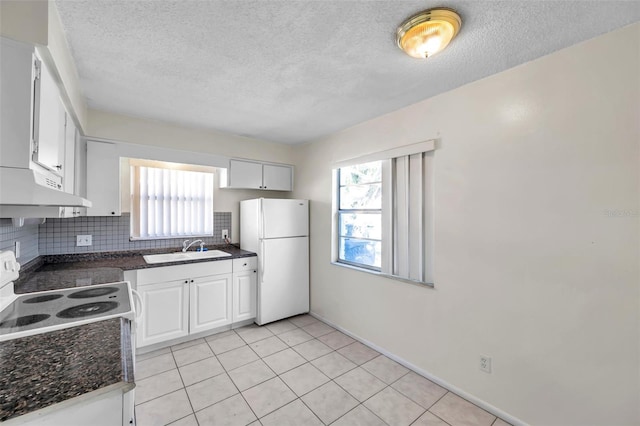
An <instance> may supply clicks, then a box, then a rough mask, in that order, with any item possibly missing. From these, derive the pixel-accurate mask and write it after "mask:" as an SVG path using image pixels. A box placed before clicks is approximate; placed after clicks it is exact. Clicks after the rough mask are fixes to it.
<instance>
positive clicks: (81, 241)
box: [76, 235, 93, 247]
mask: <svg viewBox="0 0 640 426" xmlns="http://www.w3.org/2000/svg"><path fill="white" fill-rule="evenodd" d="M91 244H93V236H91V235H76V247H86V246H90V245H91Z"/></svg>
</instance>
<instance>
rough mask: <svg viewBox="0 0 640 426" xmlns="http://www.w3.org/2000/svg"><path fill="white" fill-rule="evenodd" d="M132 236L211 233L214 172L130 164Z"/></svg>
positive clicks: (150, 236) (203, 234)
mask: <svg viewBox="0 0 640 426" xmlns="http://www.w3.org/2000/svg"><path fill="white" fill-rule="evenodd" d="M131 180H132V182H131V183H132V185H131V187H132V194H131V195H132V200H131V201H132V206H131V207H132V208H131V210H132V211H131V213H132V214H131V222H132V233H131V235H132V237H137V238H149V239H151V238H171V237H187V236H205V235H213V174H212V173H203V172H193V171H185V170H175V169H161V168H155V167H144V166H132V167H131Z"/></svg>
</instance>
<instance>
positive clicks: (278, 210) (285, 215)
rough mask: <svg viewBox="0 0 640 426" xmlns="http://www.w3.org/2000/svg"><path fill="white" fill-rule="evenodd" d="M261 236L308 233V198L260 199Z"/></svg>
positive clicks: (278, 236) (295, 235)
mask: <svg viewBox="0 0 640 426" xmlns="http://www.w3.org/2000/svg"><path fill="white" fill-rule="evenodd" d="M262 231H263V234H262V238H287V237H302V236H306V235H309V201H308V200H276V199H269V198H264V199H263V200H262Z"/></svg>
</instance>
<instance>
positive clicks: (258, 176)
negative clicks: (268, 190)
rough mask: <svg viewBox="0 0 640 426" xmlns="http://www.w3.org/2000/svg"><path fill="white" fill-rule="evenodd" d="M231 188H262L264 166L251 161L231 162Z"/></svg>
mask: <svg viewBox="0 0 640 426" xmlns="http://www.w3.org/2000/svg"><path fill="white" fill-rule="evenodd" d="M228 179H229V188H254V189H261V188H262V164H260V163H253V162H250V161H240V160H230V161H229V174H228Z"/></svg>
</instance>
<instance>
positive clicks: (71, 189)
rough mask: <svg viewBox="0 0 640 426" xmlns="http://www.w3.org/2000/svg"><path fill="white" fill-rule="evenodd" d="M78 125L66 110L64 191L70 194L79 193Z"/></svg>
mask: <svg viewBox="0 0 640 426" xmlns="http://www.w3.org/2000/svg"><path fill="white" fill-rule="evenodd" d="M76 133H77V129H76V125H75V124H74V123H73V120H72V119H71V116H70V115H69V114H68V113H66V112H65V120H64V161H63V164H64V168H63V169H62V172H63V181H62V182H63V186H64V191H65V192H68V193H69V194H77V192H76V187H75V168H76Z"/></svg>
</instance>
